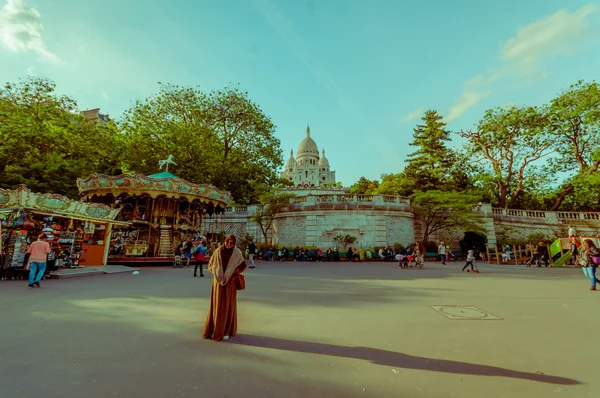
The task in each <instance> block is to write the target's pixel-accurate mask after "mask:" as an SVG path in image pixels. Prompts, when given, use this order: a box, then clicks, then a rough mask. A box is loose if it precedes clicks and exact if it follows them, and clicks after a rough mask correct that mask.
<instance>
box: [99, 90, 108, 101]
mask: <svg viewBox="0 0 600 398" xmlns="http://www.w3.org/2000/svg"><path fill="white" fill-rule="evenodd" d="M100 95H102V98H104V99H105V100H108V94H107V93H106V91H103V92H102V93H101V94H100Z"/></svg>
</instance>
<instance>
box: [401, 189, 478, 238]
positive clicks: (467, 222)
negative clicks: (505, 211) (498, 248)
mask: <svg viewBox="0 0 600 398" xmlns="http://www.w3.org/2000/svg"><path fill="white" fill-rule="evenodd" d="M411 202H412V204H413V208H414V210H415V214H416V215H417V216H419V217H420V218H421V219H422V220H423V222H424V233H423V242H428V241H429V236H430V235H431V234H433V233H434V232H437V231H441V230H448V229H456V228H458V229H462V230H464V231H472V232H482V233H485V232H486V231H485V229H484V228H483V227H482V226H481V224H480V223H478V222H477V221H476V220H477V218H476V217H477V211H476V210H475V209H476V207H477V202H478V198H477V197H475V196H470V195H467V194H465V193H459V192H442V191H439V190H430V191H427V192H416V193H415V194H414V195H413V196H412V198H411Z"/></svg>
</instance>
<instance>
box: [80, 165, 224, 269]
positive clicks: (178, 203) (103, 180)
mask: <svg viewBox="0 0 600 398" xmlns="http://www.w3.org/2000/svg"><path fill="white" fill-rule="evenodd" d="M160 163H161V164H160V166H161V167H160V168H162V166H164V165H166V169H165V171H163V172H160V173H158V174H152V175H148V176H146V175H141V174H123V175H118V176H107V175H103V174H93V175H91V176H89V177H87V178H85V179H78V180H77V187H78V188H79V193H80V195H81V200H82V201H86V202H93V203H101V204H104V205H107V206H110V207H112V208H115V209H116V208H120V209H121V211H120V213H119V216H118V219H119V221H123V222H127V223H128V224H126V225H124V226H120V227H116V228H114V229H113V231H112V236H111V240H110V252H109V258H108V263H109V264H111V263H112V264H114V263H119V264H122V263H130V262H146V263H165V262H171V261H173V256H174V254H175V251H176V250H177V247H178V246H179V244H180V243H181V242H182V241H185V240H186V239H188V238H191V239H192V240H193V241H199V240H206V241H207V242H209V243H210V242H211V241H217V240H218V239H219V237H220V235H222V233H223V215H224V212H225V209H226V208H227V205H228V204H229V202H230V201H231V195H230V193H229V192H225V191H220V190H218V189H217V188H215V187H214V186H212V185H207V184H194V183H192V182H189V181H186V180H184V179H181V178H179V177H177V176H175V175H173V174H171V173H169V171H168V166H169V163H171V164H174V163H173V162H172V160H171V159H167V160H165V161H161V162H160Z"/></svg>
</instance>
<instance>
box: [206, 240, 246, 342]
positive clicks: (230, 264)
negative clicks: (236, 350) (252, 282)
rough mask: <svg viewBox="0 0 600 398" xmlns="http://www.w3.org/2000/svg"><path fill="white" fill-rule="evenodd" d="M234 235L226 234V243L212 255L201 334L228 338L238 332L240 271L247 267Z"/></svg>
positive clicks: (214, 338)
mask: <svg viewBox="0 0 600 398" xmlns="http://www.w3.org/2000/svg"><path fill="white" fill-rule="evenodd" d="M235 241H236V238H235V235H227V237H226V238H225V243H224V244H223V245H222V246H219V247H218V248H217V249H216V250H215V252H214V253H213V254H212V256H211V257H210V260H209V262H208V270H209V271H210V272H211V273H212V274H213V281H212V287H211V290H210V304H209V306H208V315H207V316H206V324H205V325H204V331H203V332H202V337H204V338H205V339H213V340H215V341H219V340H227V339H228V338H229V337H231V336H235V334H236V332H237V288H236V278H237V275H239V274H241V273H242V272H244V270H245V269H246V261H245V260H244V255H243V254H242V251H241V250H240V249H238V248H237V247H235Z"/></svg>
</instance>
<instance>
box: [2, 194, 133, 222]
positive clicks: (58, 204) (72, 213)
mask: <svg viewBox="0 0 600 398" xmlns="http://www.w3.org/2000/svg"><path fill="white" fill-rule="evenodd" d="M19 209H28V210H32V211H33V212H37V213H41V214H46V215H49V216H52V215H56V216H62V217H69V218H75V219H82V220H90V221H94V222H98V223H113V224H126V223H121V222H118V221H115V218H116V217H117V214H118V213H119V211H120V210H121V209H113V208H111V207H110V206H106V205H103V204H97V203H84V202H79V201H76V200H71V199H69V198H67V197H66V196H62V195H58V194H51V193H47V194H41V193H34V192H32V191H31V190H30V189H29V188H27V187H26V186H25V185H20V186H19V187H18V188H17V189H15V190H7V189H1V188H0V213H6V212H12V211H15V210H19Z"/></svg>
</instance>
